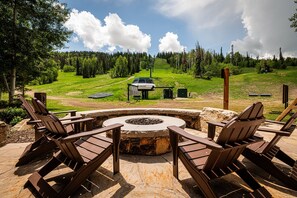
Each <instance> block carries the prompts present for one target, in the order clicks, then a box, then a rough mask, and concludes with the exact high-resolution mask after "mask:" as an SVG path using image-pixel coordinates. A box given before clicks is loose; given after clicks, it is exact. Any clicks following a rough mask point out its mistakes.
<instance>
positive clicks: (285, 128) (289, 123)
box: [262, 112, 297, 153]
mask: <svg viewBox="0 0 297 198" xmlns="http://www.w3.org/2000/svg"><path fill="white" fill-rule="evenodd" d="M296 118H297V112H295V113H294V114H293V115H292V116H291V117H290V119H289V120H288V121H287V122H286V123H285V124H284V126H283V127H282V128H281V129H280V131H285V132H289V133H290V135H291V133H292V132H293V131H294V129H295V127H296V126H294V125H293V124H294V122H295V120H296ZM290 135H289V136H290ZM282 137H283V136H282V135H279V134H275V136H274V137H273V139H272V140H271V141H270V142H269V143H268V145H267V146H266V147H265V149H264V150H263V152H262V153H266V152H268V151H269V150H270V149H271V148H273V147H274V146H275V145H276V144H277V143H278V141H279V140H280V139H281V138H282Z"/></svg>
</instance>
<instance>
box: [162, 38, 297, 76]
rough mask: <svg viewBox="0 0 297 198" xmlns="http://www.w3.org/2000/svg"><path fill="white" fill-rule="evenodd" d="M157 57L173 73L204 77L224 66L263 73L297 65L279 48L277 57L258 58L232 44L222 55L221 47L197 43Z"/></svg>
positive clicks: (218, 71)
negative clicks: (209, 46)
mask: <svg viewBox="0 0 297 198" xmlns="http://www.w3.org/2000/svg"><path fill="white" fill-rule="evenodd" d="M157 57H158V58H164V59H166V61H167V63H168V64H170V66H171V67H172V70H173V72H175V73H189V74H191V75H193V76H194V77H196V78H206V79H210V78H211V77H219V76H220V75H221V69H223V68H225V67H228V68H229V69H230V71H231V74H234V75H236V74H239V73H241V71H242V68H243V67H256V68H257V71H258V73H264V72H270V71H272V70H273V69H285V68H286V67H287V66H297V58H291V57H287V58H284V57H283V55H282V50H281V48H280V49H279V56H278V58H276V56H273V58H272V59H259V57H255V58H253V57H251V56H250V55H249V53H248V52H247V53H246V55H242V54H240V53H239V52H235V53H234V51H233V46H231V52H230V53H227V54H226V55H225V56H224V54H223V52H222V48H221V49H220V52H219V53H216V52H215V51H209V50H205V49H204V48H202V47H201V46H200V45H199V43H197V44H196V47H195V49H192V50H190V51H189V52H186V51H183V52H181V53H174V52H161V53H158V54H157Z"/></svg>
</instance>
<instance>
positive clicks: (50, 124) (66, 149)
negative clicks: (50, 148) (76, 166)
mask: <svg viewBox="0 0 297 198" xmlns="http://www.w3.org/2000/svg"><path fill="white" fill-rule="evenodd" d="M40 119H41V120H42V122H43V124H44V126H45V127H46V129H47V130H48V131H49V132H47V133H46V136H47V137H49V138H51V139H52V140H54V141H55V143H56V144H57V146H58V147H59V148H60V149H61V151H62V152H63V153H64V155H66V156H67V157H68V158H70V159H72V160H74V161H76V162H79V163H83V162H84V161H83V159H82V157H81V155H80V154H79V152H78V150H77V149H76V146H75V145H74V143H73V142H63V141H60V139H61V138H63V137H66V136H68V133H67V130H66V128H65V127H64V125H63V124H62V122H61V121H60V120H59V119H58V118H57V117H56V116H55V115H53V114H48V115H41V116H40Z"/></svg>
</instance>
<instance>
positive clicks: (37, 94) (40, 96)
mask: <svg viewBox="0 0 297 198" xmlns="http://www.w3.org/2000/svg"><path fill="white" fill-rule="evenodd" d="M34 97H35V98H37V99H38V100H40V102H42V103H43V104H44V105H45V106H46V93H44V92H35V93H34Z"/></svg>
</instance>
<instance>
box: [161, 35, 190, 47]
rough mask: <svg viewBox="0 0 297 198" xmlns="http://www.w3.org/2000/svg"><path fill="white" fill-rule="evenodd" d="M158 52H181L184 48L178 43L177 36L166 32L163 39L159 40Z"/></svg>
mask: <svg viewBox="0 0 297 198" xmlns="http://www.w3.org/2000/svg"><path fill="white" fill-rule="evenodd" d="M159 42H160V44H159V51H160V52H182V51H183V50H184V49H185V48H186V47H185V46H182V45H181V44H180V42H179V41H178V36H177V34H174V33H172V32H167V33H166V35H165V36H164V37H162V38H161V39H159Z"/></svg>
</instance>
